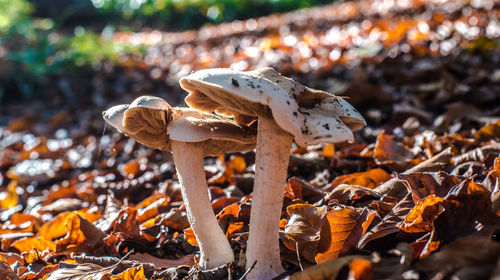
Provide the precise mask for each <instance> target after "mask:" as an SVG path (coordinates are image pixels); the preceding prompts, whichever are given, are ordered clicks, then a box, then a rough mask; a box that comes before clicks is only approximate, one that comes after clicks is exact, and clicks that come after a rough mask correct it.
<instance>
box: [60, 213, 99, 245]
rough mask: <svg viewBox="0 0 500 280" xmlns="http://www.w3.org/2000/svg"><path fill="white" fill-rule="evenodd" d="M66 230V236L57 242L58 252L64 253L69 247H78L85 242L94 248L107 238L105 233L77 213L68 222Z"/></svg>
mask: <svg viewBox="0 0 500 280" xmlns="http://www.w3.org/2000/svg"><path fill="white" fill-rule="evenodd" d="M66 228H67V233H66V236H64V238H62V239H60V240H57V241H56V248H57V251H64V250H65V249H67V248H68V247H77V246H80V245H82V244H83V243H84V242H85V243H87V244H88V245H90V246H91V247H94V246H96V245H97V244H99V243H102V242H103V240H104V238H105V237H106V234H105V233H104V232H103V231H101V230H100V229H98V228H97V227H96V226H94V225H93V224H92V223H91V222H89V221H88V220H87V219H85V218H83V217H82V216H80V215H78V214H76V213H74V214H73V215H72V216H71V217H70V218H68V220H67V221H66Z"/></svg>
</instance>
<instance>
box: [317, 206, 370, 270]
mask: <svg viewBox="0 0 500 280" xmlns="http://www.w3.org/2000/svg"><path fill="white" fill-rule="evenodd" d="M374 217H375V212H374V211H373V210H369V209H366V208H365V209H362V210H361V209H351V208H342V209H336V210H332V211H329V212H328V213H327V214H326V216H325V219H326V223H323V226H322V228H321V237H320V242H319V244H318V247H317V252H316V262H317V263H323V262H326V261H328V260H331V259H334V258H336V257H338V256H339V255H340V254H343V253H347V252H349V251H350V250H352V249H353V248H354V247H355V246H356V244H357V243H358V241H359V239H360V238H361V236H362V235H363V234H364V233H365V232H366V230H367V229H368V226H369V225H370V224H371V222H372V221H373V218H374Z"/></svg>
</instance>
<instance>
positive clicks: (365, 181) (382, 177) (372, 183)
mask: <svg viewBox="0 0 500 280" xmlns="http://www.w3.org/2000/svg"><path fill="white" fill-rule="evenodd" d="M390 178H391V175H389V173H387V172H385V171H384V170H383V169H381V168H375V169H370V170H368V171H364V172H355V173H351V174H348V175H342V176H339V177H337V178H335V180H333V182H332V183H331V185H330V186H329V188H328V190H332V189H335V187H337V186H338V185H340V184H347V185H357V186H361V187H365V188H369V189H374V188H375V187H377V186H378V185H379V184H381V183H383V182H385V181H387V180H389V179H390Z"/></svg>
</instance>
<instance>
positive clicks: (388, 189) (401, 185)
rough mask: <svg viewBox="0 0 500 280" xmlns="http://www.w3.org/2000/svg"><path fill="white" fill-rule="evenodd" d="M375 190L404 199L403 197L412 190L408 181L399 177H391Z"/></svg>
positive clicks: (383, 194)
mask: <svg viewBox="0 0 500 280" xmlns="http://www.w3.org/2000/svg"><path fill="white" fill-rule="evenodd" d="M373 191H375V192H377V193H379V194H381V195H382V196H384V197H387V196H390V197H394V198H397V199H403V197H405V196H406V195H407V194H408V193H409V192H410V191H411V190H410V185H409V184H408V182H407V181H405V180H401V179H398V178H391V179H390V180H388V181H386V182H384V183H383V184H381V185H379V186H378V187H376V188H375V189H373Z"/></svg>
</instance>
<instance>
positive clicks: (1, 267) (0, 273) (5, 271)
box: [0, 256, 19, 280]
mask: <svg viewBox="0 0 500 280" xmlns="http://www.w3.org/2000/svg"><path fill="white" fill-rule="evenodd" d="M0 279H3V280H18V279H19V277H18V276H17V275H16V274H15V273H14V271H13V270H12V268H11V267H10V265H9V263H8V262H7V260H6V259H4V258H3V257H2V256H0Z"/></svg>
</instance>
